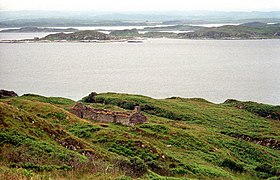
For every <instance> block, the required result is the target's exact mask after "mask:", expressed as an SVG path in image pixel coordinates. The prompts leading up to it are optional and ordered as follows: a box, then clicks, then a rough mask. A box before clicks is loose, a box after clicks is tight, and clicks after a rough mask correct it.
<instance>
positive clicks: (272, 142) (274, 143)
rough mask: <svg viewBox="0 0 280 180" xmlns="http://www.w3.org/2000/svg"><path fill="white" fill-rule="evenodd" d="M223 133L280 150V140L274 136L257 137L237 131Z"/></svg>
mask: <svg viewBox="0 0 280 180" xmlns="http://www.w3.org/2000/svg"><path fill="white" fill-rule="evenodd" d="M222 134H227V135H229V136H231V137H235V138H238V139H241V140H244V141H249V142H253V143H255V144H259V145H262V146H266V147H270V148H273V149H278V150H280V141H279V140H276V139H272V138H256V137H251V136H248V135H245V134H236V133H224V132H222Z"/></svg>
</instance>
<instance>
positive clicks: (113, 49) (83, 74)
mask: <svg viewBox="0 0 280 180" xmlns="http://www.w3.org/2000/svg"><path fill="white" fill-rule="evenodd" d="M0 88H1V89H9V90H14V91H15V92H17V93H19V94H23V93H36V94H41V95H45V96H63V97H68V98H71V99H74V100H78V99H81V98H82V97H83V96H85V95H87V94H89V93H90V92H91V91H96V92H108V91H114V92H125V93H135V94H143V95H148V96H152V97H155V98H165V97H170V96H181V97H202V98H205V99H207V100H209V101H212V102H217V103H219V102H223V101H224V100H226V99H228V98H235V99H239V100H252V101H258V102H263V103H270V104H280V40H248V41H247V40H241V41H239V40H227V41H226V40H225V41H223V40H218V41H215V40H168V39H157V40H156V39H150V40H145V41H144V43H136V44H133V43H17V44H8V43H7V44H6V43H0Z"/></svg>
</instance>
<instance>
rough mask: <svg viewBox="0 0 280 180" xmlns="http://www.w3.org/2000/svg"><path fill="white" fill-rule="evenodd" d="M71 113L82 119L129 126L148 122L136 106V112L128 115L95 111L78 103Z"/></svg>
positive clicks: (102, 110)
mask: <svg viewBox="0 0 280 180" xmlns="http://www.w3.org/2000/svg"><path fill="white" fill-rule="evenodd" d="M70 112H71V113H73V114H75V115H76V116H78V117H80V118H85V119H91V120H97V121H101V122H106V123H109V122H114V123H120V124H124V125H128V126H134V125H135V124H141V123H144V122H146V121H147V117H146V116H144V115H143V114H142V113H141V112H140V107H139V106H135V109H134V111H132V112H131V113H128V112H118V111H110V110H106V109H95V108H92V107H89V106H86V105H84V104H82V103H77V104H76V105H75V106H74V107H73V108H72V109H71V110H70Z"/></svg>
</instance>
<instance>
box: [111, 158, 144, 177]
mask: <svg viewBox="0 0 280 180" xmlns="http://www.w3.org/2000/svg"><path fill="white" fill-rule="evenodd" d="M116 164H117V165H118V166H119V167H120V168H121V170H123V171H125V173H126V175H129V176H132V177H141V176H143V175H144V174H145V173H147V172H148V167H147V165H146V164H145V163H144V161H143V160H142V159H140V158H138V157H132V158H130V159H129V160H128V159H118V160H116Z"/></svg>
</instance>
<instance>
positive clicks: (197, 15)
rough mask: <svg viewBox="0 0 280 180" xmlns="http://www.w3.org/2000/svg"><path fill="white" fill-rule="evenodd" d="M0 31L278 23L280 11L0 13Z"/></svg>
mask: <svg viewBox="0 0 280 180" xmlns="http://www.w3.org/2000/svg"><path fill="white" fill-rule="evenodd" d="M0 13H1V16H0V27H24V26H36V27H39V26H40V27H50V26H53V27H57V26H64V27H69V26H72V27H73V26H104V25H105V26H116V25H121V26H125V25H127V26H131V25H149V24H150V25H151V24H173V25H176V24H201V23H246V22H252V21H261V22H265V23H267V22H270V23H275V22H280V11H271V12H259V11H253V12H242V11H233V12H226V11H224V12H223V11H147V12H146V11H145V12H141V11H140V12H121V13H120V12H97V11H0Z"/></svg>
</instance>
